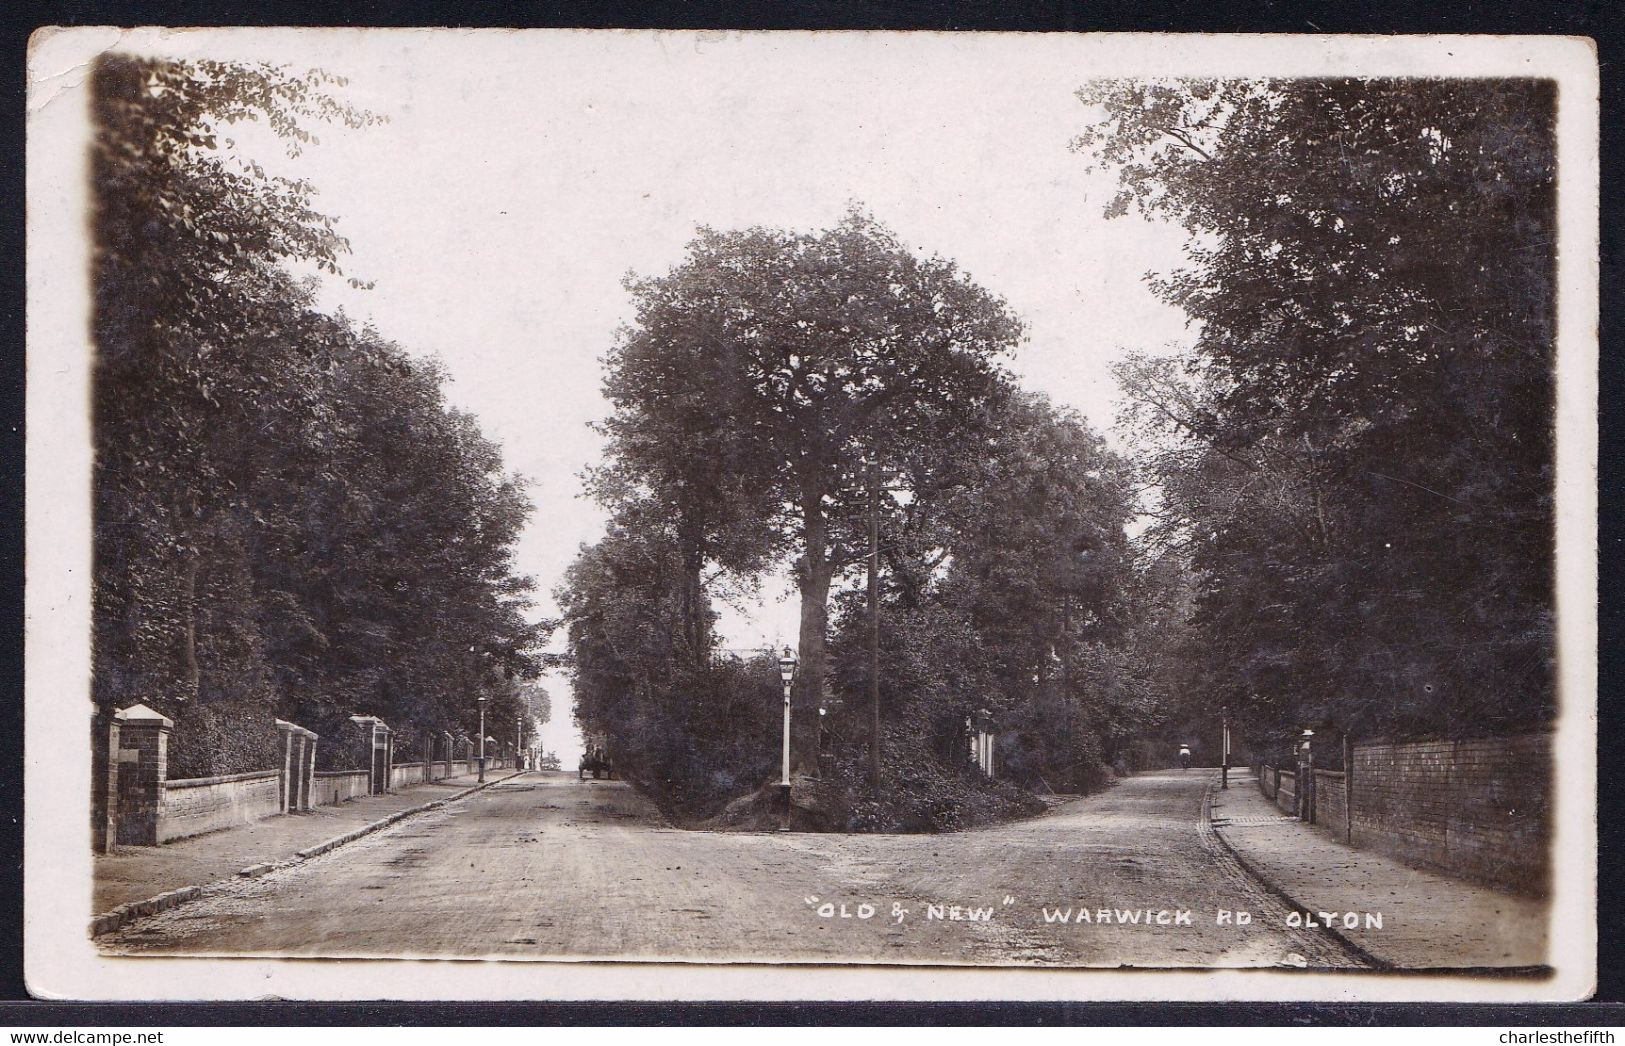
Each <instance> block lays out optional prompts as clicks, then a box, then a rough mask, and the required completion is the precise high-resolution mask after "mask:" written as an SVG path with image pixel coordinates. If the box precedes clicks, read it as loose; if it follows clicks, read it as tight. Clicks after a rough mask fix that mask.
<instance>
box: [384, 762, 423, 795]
mask: <svg viewBox="0 0 1625 1046" xmlns="http://www.w3.org/2000/svg"><path fill="white" fill-rule="evenodd" d="M425 767H426V764H424V763H396V764H395V765H394V766H392V767H390V768H389V787H390V790H391V791H393V790H394V789H397V788H410V787H411V786H413V785H415V784H422V783H423V781H424V776H423V775H424V770H425Z"/></svg>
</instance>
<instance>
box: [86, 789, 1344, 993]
mask: <svg viewBox="0 0 1625 1046" xmlns="http://www.w3.org/2000/svg"><path fill="white" fill-rule="evenodd" d="M1212 780H1213V772H1212V771H1203V770H1190V771H1177V770H1176V771H1171V772H1165V773H1155V774H1145V775H1141V776H1137V777H1133V778H1130V779H1128V780H1125V781H1123V782H1121V783H1120V784H1118V785H1117V786H1116V787H1115V788H1112V789H1110V790H1109V791H1107V792H1104V793H1102V794H1100V795H1096V796H1091V797H1088V798H1084V799H1079V800H1075V801H1072V802H1068V803H1065V804H1063V805H1061V806H1059V807H1057V808H1056V809H1054V810H1052V811H1050V812H1049V813H1048V814H1046V815H1044V816H1041V817H1038V818H1034V819H1032V820H1029V821H1023V822H1019V823H1015V824H1007V825H1001V826H997V827H993V828H988V829H982V830H978V831H970V832H959V833H951V834H945V835H934V836H932V835H813V834H799V833H760V834H758V833H731V832H693V831H683V830H679V829H674V828H671V827H669V826H667V825H665V824H664V823H663V822H662V820H661V818H660V816H659V815H658V813H657V812H656V811H655V810H654V809H653V807H652V806H651V805H650V804H649V803H648V802H647V801H646V800H644V799H643V798H642V797H640V796H639V795H638V794H637V793H636V792H634V791H633V790H631V789H630V788H628V787H627V786H626V785H625V784H623V783H621V782H618V781H585V782H578V781H577V780H576V777H575V775H574V774H570V773H531V774H525V775H522V776H520V777H517V778H514V779H512V780H509V781H505V782H503V783H501V784H499V785H497V786H495V787H493V788H490V789H487V790H486V791H484V792H481V793H477V794H475V795H473V796H470V797H469V798H467V799H465V800H462V801H461V802H457V803H453V804H450V805H448V806H445V807H442V808H440V809H438V810H434V811H430V812H428V813H424V814H420V815H417V816H414V817H411V818H408V819H406V820H404V821H402V822H400V823H399V824H397V825H395V826H392V827H390V828H387V829H384V830H383V831H380V832H376V833H374V834H372V835H370V836H367V837H365V838H363V839H361V840H358V841H357V842H354V843H351V844H349V845H348V846H344V847H340V848H339V849H337V850H334V851H332V852H331V853H328V854H326V855H323V856H321V857H317V858H315V859H312V860H310V861H307V862H304V863H302V864H299V865H296V866H294V867H291V868H288V869H284V870H282V871H278V872H273V873H271V874H269V875H266V876H264V877H262V878H259V879H252V880H242V881H240V882H235V883H231V884H230V885H228V886H225V887H222V888H218V889H215V890H212V891H211V892H210V894H209V895H208V896H206V897H204V898H202V899H200V900H197V901H194V902H192V903H190V904H187V905H183V906H181V907H179V908H176V909H173V910H172V911H169V912H166V913H163V914H161V915H157V916H154V917H152V918H149V919H145V920H141V921H139V922H137V923H134V924H132V925H131V926H129V927H127V928H125V929H123V930H121V931H119V932H117V933H114V934H110V935H107V936H104V937H101V938H99V939H98V944H99V945H100V946H102V947H103V948H105V949H109V950H112V951H116V952H122V953H142V954H147V953H163V954H190V955H199V954H207V955H221V954H229V955H298V956H354V957H363V956H365V957H386V956H387V957H418V956H471V955H489V956H495V957H503V958H536V959H605V958H617V959H662V960H672V959H691V960H708V961H729V960H732V961H785V960H793V961H810V962H885V963H909V964H913V963H929V964H976V965H1003V964H1013V965H1039V966H1112V967H1116V966H1122V965H1130V966H1141V967H1173V966H1275V965H1282V964H1285V965H1304V964H1307V965H1310V966H1337V967H1352V966H1355V965H1357V963H1356V962H1355V960H1354V959H1353V958H1352V957H1350V956H1349V955H1348V954H1347V953H1346V952H1344V951H1343V950H1342V949H1341V948H1340V946H1339V945H1338V944H1337V943H1336V942H1335V941H1333V940H1332V939H1330V938H1328V937H1325V936H1323V935H1322V934H1321V933H1319V932H1317V931H1312V930H1310V931H1305V930H1302V929H1293V928H1290V927H1288V926H1287V924H1286V916H1287V912H1286V909H1285V908H1284V907H1283V906H1282V905H1281V904H1280V903H1279V902H1277V901H1275V900H1274V899H1273V898H1272V897H1270V896H1269V895H1267V894H1265V893H1264V892H1263V891H1262V890H1261V889H1260V888H1258V886H1257V885H1256V884H1255V883H1254V882H1253V880H1252V879H1251V878H1250V877H1249V876H1248V875H1247V874H1246V873H1245V872H1244V871H1242V870H1241V869H1240V867H1239V866H1237V865H1236V863H1235V862H1234V860H1233V859H1232V858H1230V857H1229V854H1228V852H1227V851H1225V850H1224V849H1223V847H1222V845H1221V844H1220V843H1218V842H1217V841H1216V840H1215V839H1214V838H1213V836H1212V832H1211V830H1209V829H1208V828H1207V827H1206V825H1205V824H1204V822H1203V817H1202V803H1203V797H1204V794H1205V792H1206V790H1207V788H1208V786H1209V784H1210V783H1211V781H1212ZM871 910H872V912H873V914H872V915H871V916H870V917H868V918H863V916H864V915H865V914H866V913H867V912H869V911H871ZM1081 911H1086V912H1087V913H1088V915H1087V919H1086V921H1085V919H1084V917H1081V916H1079V914H1078V913H1079V912H1081ZM1222 912H1246V913H1248V915H1249V916H1250V920H1251V921H1250V922H1249V923H1248V924H1247V925H1237V924H1236V922H1235V921H1234V920H1235V919H1237V918H1239V917H1236V916H1231V917H1230V918H1231V920H1232V921H1230V922H1228V923H1222V922H1221V921H1220V920H1221V919H1222V918H1224V916H1222V915H1221V913H1222ZM1063 913H1065V915H1066V919H1065V921H1062V920H1061V917H1062V914H1063ZM956 916H957V918H956Z"/></svg>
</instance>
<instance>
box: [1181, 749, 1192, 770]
mask: <svg viewBox="0 0 1625 1046" xmlns="http://www.w3.org/2000/svg"><path fill="white" fill-rule="evenodd" d="M1179 765H1180V766H1181V767H1183V768H1184V769H1186V770H1189V769H1190V768H1191V746H1190V745H1180V746H1179Z"/></svg>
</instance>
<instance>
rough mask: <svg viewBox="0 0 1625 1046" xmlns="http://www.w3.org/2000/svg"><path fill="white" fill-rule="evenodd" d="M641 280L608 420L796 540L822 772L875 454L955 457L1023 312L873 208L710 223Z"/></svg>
mask: <svg viewBox="0 0 1625 1046" xmlns="http://www.w3.org/2000/svg"><path fill="white" fill-rule="evenodd" d="M628 286H629V290H630V291H631V293H632V295H633V298H634V301H635V304H636V308H637V314H636V318H635V320H634V322H633V323H632V325H631V326H630V327H629V328H628V329H627V330H626V332H625V334H624V336H623V337H622V338H621V339H620V341H619V343H618V344H617V345H616V346H615V347H614V349H613V350H612V351H611V352H610V354H609V356H608V358H607V361H606V362H607V365H608V370H609V373H608V377H607V379H606V381H605V391H606V393H607V395H608V397H609V399H610V400H611V402H612V403H613V404H614V406H615V413H614V415H613V416H612V417H611V418H610V419H609V421H608V423H607V426H606V428H607V430H608V432H609V433H610V435H611V436H612V438H613V439H614V440H616V441H618V443H619V444H620V445H622V446H634V445H635V446H648V445H650V443H651V440H653V441H655V442H659V441H665V445H666V446H667V447H669V448H670V449H671V450H673V451H675V452H676V453H677V454H679V455H682V456H684V457H685V458H686V459H687V460H688V461H689V462H692V463H693V464H694V466H696V468H695V471H696V472H697V474H698V478H697V480H696V482H694V483H693V484H692V486H690V487H689V490H690V491H694V492H704V493H705V494H706V496H707V499H708V501H709V503H710V504H712V505H728V504H732V505H733V506H736V507H738V506H748V511H747V512H745V513H744V514H743V515H741V514H740V513H739V512H737V511H721V510H719V511H718V512H715V513H712V514H711V515H710V516H709V517H708V519H709V520H727V521H729V522H730V524H731V525H732V524H738V523H743V525H745V526H746V527H747V529H751V530H752V531H753V533H754V535H755V537H754V539H753V540H754V541H755V542H756V544H757V546H758V547H759V548H784V549H788V550H791V551H792V552H793V554H794V557H795V565H794V573H795V578H796V583H797V587H798V589H799V593H800V599H801V623H800V636H799V643H800V651H799V653H800V658H801V665H802V668H801V671H800V674H799V676H798V681H797V685H796V692H795V698H794V703H795V706H796V712H797V714H796V715H795V716H794V717H793V721H794V723H795V733H794V735H793V737H792V761H793V764H794V766H795V768H796V769H798V770H801V771H805V772H816V767H817V746H818V739H817V727H816V723H817V716H816V708H817V706H818V702H819V700H820V699H821V696H822V694H823V692H824V680H825V675H826V663H825V662H826V658H825V643H826V638H827V630H828V606H829V594H830V588H831V585H832V582H833V580H834V578H835V577H836V576H837V575H838V574H839V573H840V572H841V571H842V570H843V569H845V568H846V567H847V566H848V565H850V564H852V563H854V562H855V561H856V560H857V559H858V558H859V557H860V556H861V551H860V550H861V533H862V531H861V525H860V521H861V518H862V506H863V499H864V493H865V491H864V486H863V479H864V474H865V463H866V462H874V463H875V464H877V465H878V466H880V467H882V468H887V469H889V470H891V471H895V472H897V473H899V474H903V473H905V472H906V473H907V474H909V475H919V474H920V472H921V467H920V459H921V457H922V456H923V455H924V454H925V453H926V452H930V454H931V455H932V456H934V458H935V460H937V461H939V462H941V463H942V465H943V467H944V468H949V467H953V466H952V462H953V461H954V460H955V458H956V455H955V454H953V453H952V448H953V447H956V446H964V445H965V441H966V440H967V439H968V438H970V437H971V434H972V433H974V431H975V430H976V429H977V427H978V425H979V424H980V422H981V420H982V418H983V417H984V415H985V413H986V407H987V405H988V403H989V401H990V400H991V399H992V398H993V397H994V396H995V395H996V393H997V391H998V389H999V387H1000V381H999V370H998V368H997V365H996V360H997V357H998V356H999V355H1000V354H1001V353H1004V352H1006V351H1008V350H1009V349H1011V348H1012V347H1013V346H1014V345H1015V344H1016V343H1017V341H1018V340H1019V338H1020V336H1021V326H1020V324H1019V323H1018V322H1017V321H1016V320H1015V318H1014V317H1013V316H1012V315H1011V314H1010V312H1009V310H1008V309H1007V308H1006V307H1005V305H1004V303H1003V302H1002V301H1001V300H1000V299H998V298H997V297H996V296H994V295H992V294H990V293H988V292H987V291H985V290H983V289H982V288H980V287H978V286H977V285H975V284H974V283H972V282H971V281H970V280H969V279H967V278H966V277H965V276H964V275H963V274H961V273H960V272H959V271H958V270H957V268H956V267H955V265H954V264H953V263H952V262H949V261H946V260H943V259H940V258H930V257H921V256H920V255H918V254H916V253H914V252H913V251H910V250H908V249H907V248H905V247H904V246H903V245H902V244H901V243H899V242H898V240H897V239H896V237H895V236H894V235H892V234H891V233H890V232H888V231H887V230H885V229H884V228H882V227H880V226H879V225H877V224H876V223H875V222H874V221H873V220H872V219H870V218H868V217H866V216H864V215H861V214H858V213H853V214H850V215H849V216H848V217H847V218H846V219H845V220H843V221H842V222H841V223H840V224H838V225H836V226H835V227H834V228H832V229H828V230H825V231H822V232H816V233H796V232H785V231H780V230H771V229H762V228H753V229H748V230H745V231H742V232H727V233H724V232H715V231H710V230H706V231H703V232H702V233H701V235H700V236H699V237H698V238H697V239H696V240H695V241H694V242H693V244H692V245H691V246H690V249H689V253H688V257H687V258H686V259H685V260H684V261H683V263H682V264H680V265H679V266H677V267H676V268H675V269H674V270H673V271H671V272H670V273H668V274H666V275H664V276H659V277H653V278H644V279H634V280H632V281H630V282H629V285H628ZM718 465H720V468H719V467H718ZM909 465H912V466H913V467H912V468H911V469H907V468H905V466H909ZM723 492H729V497H728V498H723V497H720V496H719V495H720V494H722V493H723ZM730 498H731V501H730V500H729V499H730Z"/></svg>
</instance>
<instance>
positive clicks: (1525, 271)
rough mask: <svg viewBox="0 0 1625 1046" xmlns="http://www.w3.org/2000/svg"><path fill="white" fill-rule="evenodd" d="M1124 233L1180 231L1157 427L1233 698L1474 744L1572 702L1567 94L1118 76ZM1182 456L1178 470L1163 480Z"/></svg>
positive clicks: (1119, 207)
mask: <svg viewBox="0 0 1625 1046" xmlns="http://www.w3.org/2000/svg"><path fill="white" fill-rule="evenodd" d="M1080 97H1081V99H1082V100H1083V101H1084V102H1085V103H1086V104H1087V105H1088V106H1090V107H1091V109H1092V112H1093V115H1094V116H1095V120H1094V123H1093V126H1092V127H1091V129H1090V130H1089V131H1087V132H1086V133H1085V134H1084V135H1083V136H1082V138H1081V139H1080V140H1079V143H1078V145H1079V147H1080V148H1081V149H1083V150H1085V151H1087V152H1089V153H1091V154H1092V155H1093V156H1094V158H1095V159H1096V161H1097V162H1100V163H1103V164H1105V165H1107V166H1109V167H1111V168H1114V169H1115V170H1117V171H1118V172H1119V175H1120V185H1121V193H1120V194H1119V196H1118V197H1117V198H1116V199H1115V200H1114V201H1113V202H1112V203H1111V204H1110V205H1109V207H1108V213H1112V214H1122V213H1125V212H1126V211H1127V210H1129V209H1130V208H1134V209H1138V210H1140V211H1141V212H1143V213H1144V214H1146V215H1148V216H1150V217H1152V218H1155V219H1165V220H1172V221H1175V222H1178V223H1180V224H1182V225H1184V226H1185V227H1186V228H1187V229H1188V230H1189V231H1190V232H1191V234H1192V237H1191V241H1190V248H1189V255H1190V263H1189V264H1188V265H1187V266H1186V267H1184V268H1183V269H1181V270H1179V271H1176V272H1173V273H1165V274H1160V276H1159V277H1158V278H1157V279H1156V280H1155V283H1154V285H1155V287H1156V288H1157V290H1158V291H1159V292H1160V293H1161V294H1162V295H1163V296H1164V297H1165V298H1166V300H1168V301H1169V302H1171V303H1173V304H1176V305H1178V306H1180V307H1182V308H1183V309H1184V310H1185V311H1186V312H1187V313H1188V315H1189V316H1190V317H1191V319H1192V321H1193V323H1194V325H1195V329H1196V343H1195V353H1194V355H1193V356H1192V357H1191V358H1190V360H1189V362H1188V365H1187V367H1186V368H1185V373H1184V374H1183V375H1181V376H1180V377H1181V378H1182V379H1183V380H1184V381H1186V382H1187V383H1188V384H1187V385H1186V387H1185V388H1184V389H1183V390H1180V389H1178V388H1176V387H1175V384H1173V383H1171V382H1170V381H1169V380H1167V379H1168V378H1169V377H1170V375H1169V373H1167V372H1164V373H1163V374H1162V375H1160V376H1159V375H1157V374H1154V373H1152V372H1150V371H1146V370H1144V369H1141V370H1140V371H1139V372H1138V373H1137V376H1136V377H1135V379H1134V387H1135V388H1136V389H1137V396H1138V399H1139V401H1140V403H1141V405H1142V406H1143V407H1144V408H1146V410H1147V411H1149V412H1150V413H1149V414H1147V415H1146V416H1147V417H1148V418H1149V417H1153V416H1154V417H1157V418H1159V419H1160V420H1161V423H1164V424H1166V425H1167V426H1169V429H1170V435H1172V436H1173V437H1174V438H1176V439H1177V440H1179V441H1182V442H1183V443H1184V446H1185V448H1186V450H1185V452H1184V458H1185V464H1186V466H1188V467H1186V468H1184V469H1179V470H1175V471H1174V472H1168V471H1164V473H1163V479H1164V480H1165V482H1164V484H1163V489H1164V499H1163V501H1162V507H1163V509H1164V510H1166V511H1168V512H1170V513H1173V514H1175V515H1177V516H1180V517H1181V522H1180V527H1181V529H1182V532H1183V535H1184V540H1185V541H1186V544H1187V549H1186V551H1187V552H1188V554H1189V562H1190V563H1191V564H1192V566H1193V567H1194V569H1195V570H1197V571H1198V575H1199V586H1198V592H1197V596H1196V603H1197V621H1198V623H1199V625H1200V626H1201V627H1202V628H1204V629H1205V630H1206V635H1207V637H1208V639H1210V640H1211V645H1210V647H1209V648H1208V649H1209V650H1210V651H1211V660H1212V662H1213V668H1214V671H1213V673H1212V674H1211V675H1210V679H1209V685H1210V687H1211V690H1210V698H1211V699H1212V700H1213V702H1214V703H1215V704H1217V703H1218V702H1220V701H1228V702H1230V703H1231V705H1232V707H1237V706H1242V707H1247V708H1252V709H1256V710H1258V711H1259V712H1260V714H1261V718H1262V719H1264V720H1267V721H1268V725H1272V726H1275V727H1281V726H1285V725H1286V724H1288V723H1290V722H1293V721H1294V720H1296V721H1297V722H1298V723H1300V724H1301V723H1302V722H1303V721H1306V720H1316V721H1318V720H1323V719H1330V720H1332V721H1334V722H1336V723H1337V724H1338V725H1340V726H1344V727H1348V728H1353V729H1364V730H1374V729H1399V730H1418V731H1429V732H1431V731H1437V730H1444V731H1451V732H1468V731H1477V730H1485V729H1490V730H1496V729H1514V728H1517V727H1519V726H1522V725H1528V724H1530V723H1538V722H1540V721H1541V720H1542V719H1543V718H1544V717H1545V716H1546V715H1548V714H1549V713H1550V711H1551V709H1552V707H1553V701H1554V693H1553V679H1552V644H1551V635H1552V592H1551V584H1552V542H1553V532H1552V483H1553V441H1552V425H1553V406H1554V400H1553V384H1552V364H1553V358H1554V357H1553V340H1552V339H1553V322H1554V317H1553V282H1552V281H1553V273H1554V253H1553V229H1554V224H1553V223H1554V210H1553V208H1554V195H1553V194H1554V177H1553V176H1554V162H1555V161H1554V152H1553V138H1552V126H1553V125H1552V116H1553V104H1554V96H1553V87H1552V85H1551V84H1550V83H1549V82H1543V81H1533V80H1529V81H1520V80H1496V81H1484V80H1352V79H1336V80H1283V81H1175V82H1166V83H1153V84H1147V83H1126V82H1099V83H1095V84H1091V85H1089V86H1087V87H1086V88H1085V89H1084V90H1082V91H1081V92H1080ZM1174 460H1175V459H1174V458H1171V457H1166V456H1165V457H1164V458H1163V462H1164V464H1168V463H1172V462H1173V461H1174Z"/></svg>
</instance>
